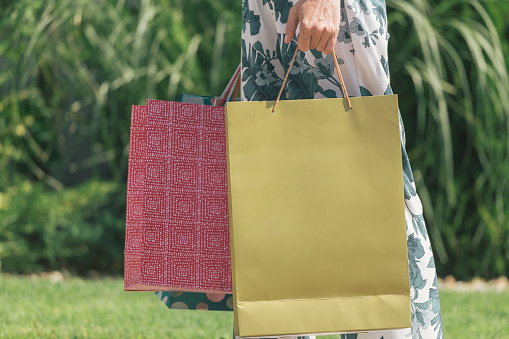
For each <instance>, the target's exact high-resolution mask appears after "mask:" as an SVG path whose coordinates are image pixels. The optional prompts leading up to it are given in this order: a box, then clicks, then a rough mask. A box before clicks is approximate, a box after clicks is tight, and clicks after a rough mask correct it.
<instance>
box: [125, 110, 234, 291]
mask: <svg viewBox="0 0 509 339" xmlns="http://www.w3.org/2000/svg"><path fill="white" fill-rule="evenodd" d="M225 142H226V141H225V132H224V107H216V106H209V105H198V104H187V103H179V102H169V101H162V100H147V106H133V116H132V123H131V144H130V150H129V171H128V189H127V218H126V245H125V251H124V258H125V273H124V288H125V290H147V291H154V290H156V291H157V290H165V291H169V290H170V291H171V290H173V291H189V292H206V293H216V292H222V293H228V292H231V269H230V249H229V230H228V194H227V187H226V149H225V147H226V145H225Z"/></svg>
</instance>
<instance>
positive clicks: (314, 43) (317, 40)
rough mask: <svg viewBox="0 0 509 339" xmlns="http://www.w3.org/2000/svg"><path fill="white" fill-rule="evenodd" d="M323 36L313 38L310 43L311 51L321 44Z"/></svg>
mask: <svg viewBox="0 0 509 339" xmlns="http://www.w3.org/2000/svg"><path fill="white" fill-rule="evenodd" d="M321 38H322V37H321V36H316V35H315V36H311V39H310V41H309V49H315V48H317V46H318V45H319V44H320V41H321Z"/></svg>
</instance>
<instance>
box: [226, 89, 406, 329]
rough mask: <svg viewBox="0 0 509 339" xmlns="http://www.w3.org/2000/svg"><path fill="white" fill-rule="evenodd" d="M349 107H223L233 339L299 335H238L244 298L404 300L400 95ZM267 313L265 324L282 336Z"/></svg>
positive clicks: (309, 103) (328, 102)
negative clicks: (394, 297) (376, 297)
mask: <svg viewBox="0 0 509 339" xmlns="http://www.w3.org/2000/svg"><path fill="white" fill-rule="evenodd" d="M351 100H352V105H353V109H352V110H346V109H345V105H344V100H343V99H317V100H296V101H282V102H280V103H279V105H278V107H277V111H276V113H275V114H273V113H272V112H271V109H272V104H273V103H272V102H239V103H228V105H227V109H226V117H227V118H226V129H227V148H228V175H229V198H230V230H231V241H232V265H233V284H234V290H235V292H234V299H235V302H236V304H237V306H238V305H240V304H241V303H243V307H242V308H239V307H237V309H236V312H235V320H236V325H237V327H239V328H240V332H239V334H240V335H241V336H251V335H264V334H265V335H271V334H274V335H276V334H293V333H298V332H291V333H284V332H281V333H264V332H263V329H260V331H261V332H260V333H256V334H252V333H247V332H243V330H242V329H243V319H244V317H243V314H246V313H245V312H248V313H249V312H250V311H249V310H250V309H251V308H250V307H248V304H249V303H250V302H253V303H256V302H267V301H281V300H283V301H285V302H287V303H290V302H292V301H293V300H309V299H337V298H349V297H359V296H373V295H400V294H404V295H409V279H408V262H407V248H406V232H405V215H404V193H403V174H402V165H401V146H400V139H399V119H398V108H397V97H396V96H395V95H392V96H375V97H362V98H351ZM409 304H410V302H409V298H408V305H407V308H408V310H407V313H408V316H407V317H406V318H405V319H404V320H405V321H404V322H405V324H406V323H408V324H407V325H408V326H410V313H409V312H410V309H409ZM253 309H254V308H253ZM270 309H271V308H270V307H269V308H268V309H265V310H264V313H265V314H264V315H263V317H266V318H267V322H268V323H269V322H270V323H280V324H281V326H280V327H281V331H288V326H285V325H283V324H282V323H281V321H283V322H284V319H277V317H273V316H271V314H270ZM289 309H292V308H291V307H290V308H289ZM251 312H253V311H251ZM254 312H256V311H254ZM382 313H383V312H382ZM296 316H297V315H296ZM381 316H382V317H383V315H381ZM320 317H323V315H320ZM330 317H331V319H336V321H337V323H338V324H339V323H342V322H340V321H338V320H337V319H338V318H337V315H334V314H331V315H330ZM245 319H250V317H245ZM288 321H291V319H288ZM306 321H307V322H309V324H310V325H309V326H310V328H315V327H316V326H313V325H312V324H313V319H312V317H311V318H309V319H308V320H306ZM352 321H353V320H352ZM357 321H358V320H356V322H357ZM399 323H401V322H399ZM370 324H371V323H370ZM256 326H258V327H260V326H263V324H257V325H256ZM256 326H255V327H256ZM369 326H371V325H369ZM277 327H278V326H276V328H277ZM402 327H405V326H402ZM245 328H249V326H247V325H245ZM270 328H271V330H270V331H274V330H275V329H274V327H270ZM385 328H387V327H385ZM391 328H392V327H391ZM342 330H343V329H342V328H338V329H337V330H336V331H342ZM323 331H324V329H317V330H313V331H307V332H308V333H311V332H323Z"/></svg>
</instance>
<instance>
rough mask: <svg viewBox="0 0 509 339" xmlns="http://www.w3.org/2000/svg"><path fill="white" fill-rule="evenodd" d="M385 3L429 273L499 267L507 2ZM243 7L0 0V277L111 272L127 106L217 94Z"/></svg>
mask: <svg viewBox="0 0 509 339" xmlns="http://www.w3.org/2000/svg"><path fill="white" fill-rule="evenodd" d="M368 2H369V1H368ZM387 6H388V20H389V32H390V34H391V40H390V46H389V48H390V50H389V56H390V70H391V80H392V87H393V89H394V92H395V93H397V94H399V96H400V106H401V111H402V114H403V119H404V121H405V127H406V132H407V149H408V152H409V156H410V159H411V162H412V166H413V169H414V175H415V178H416V183H417V190H418V192H419V194H420V197H421V200H422V202H423V206H424V209H425V218H426V221H427V223H428V231H429V233H430V236H431V239H432V242H433V246H434V250H435V255H436V261H437V269H438V273H439V275H440V276H444V275H447V274H453V275H455V276H456V277H457V278H460V279H467V278H471V277H473V276H481V277H484V278H491V277H494V276H498V275H507V271H508V270H509V203H508V200H509V135H508V134H509V95H508V93H509V77H508V66H507V62H508V61H509V24H507V18H508V17H509V3H508V2H507V1H505V0H499V1H491V2H480V1H478V0H471V1H456V0H441V1H438V0H429V1H425V0H387ZM241 13H242V12H241V1H240V0H224V1H219V0H208V1H198V0H186V1H184V0H180V1H179V0H158V1H153V0H73V1H71V0H58V1H57V0H46V1H42V0H18V1H15V2H14V1H6V2H2V3H1V4H0V168H1V169H2V170H1V171H0V263H1V270H2V271H4V272H21V273H28V272H37V271H43V270H52V269H60V270H68V271H70V272H72V273H77V274H83V273H86V272H88V271H90V270H95V271H101V272H107V273H114V274H115V273H121V272H122V267H123V246H124V222H125V203H126V201H125V196H126V177H127V157H128V142H129V124H130V106H131V105H132V104H143V103H144V101H145V99H146V98H158V99H167V100H173V99H175V98H176V95H177V94H178V93H180V92H184V93H192V94H203V95H218V94H220V93H221V92H222V89H223V87H224V85H225V83H226V82H227V80H228V78H229V77H230V75H231V73H232V72H233V70H234V69H235V67H236V66H237V65H238V63H239V60H240V32H241Z"/></svg>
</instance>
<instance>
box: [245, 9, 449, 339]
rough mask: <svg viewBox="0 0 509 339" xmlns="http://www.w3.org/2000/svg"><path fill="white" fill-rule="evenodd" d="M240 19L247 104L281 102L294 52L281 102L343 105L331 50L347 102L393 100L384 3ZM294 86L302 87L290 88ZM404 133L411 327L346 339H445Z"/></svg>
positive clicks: (256, 12) (253, 13) (250, 13)
mask: <svg viewBox="0 0 509 339" xmlns="http://www.w3.org/2000/svg"><path fill="white" fill-rule="evenodd" d="M242 15H243V17H242V91H241V93H242V100H248V101H251V100H252V101H258V100H275V99H276V97H277V94H278V91H279V88H280V87H281V85H282V82H283V78H284V75H285V70H286V69H287V68H288V64H289V62H290V60H291V58H292V56H293V53H294V51H295V48H296V45H298V47H299V49H300V50H301V51H302V52H300V53H299V54H298V56H297V58H296V60H295V63H294V65H293V67H292V70H291V73H290V77H289V80H288V82H289V85H288V86H286V87H287V88H285V90H284V92H283V95H282V97H283V98H285V97H286V98H287V99H313V98H324V97H327V98H336V97H338V98H341V97H342V94H341V90H340V86H339V82H338V80H337V78H336V75H334V63H333V59H332V58H333V57H332V54H331V52H332V51H333V50H334V51H335V52H336V56H337V58H338V62H339V64H340V69H341V73H342V74H343V78H344V81H345V84H346V88H347V91H348V94H349V95H350V96H367V95H386V94H392V89H391V86H390V79H389V66H388V59H387V42H388V40H389V33H388V32H387V16H386V8H385V2H384V0H300V1H299V0H294V1H293V2H292V1H289V0H243V9H242ZM292 39H293V40H296V42H295V41H293V42H292ZM292 81H295V82H298V83H299V84H305V86H291V85H290V84H291V82H292ZM400 130H401V150H402V162H403V172H404V184H405V205H406V206H405V216H406V229H407V244H408V260H409V272H410V287H411V300H412V304H411V308H412V327H411V328H407V329H400V330H387V331H376V332H370V333H359V334H350V335H349V336H348V338H358V339H375V338H376V339H381V338H384V339H391V338H397V339H399V338H424V339H428V338H429V339H431V338H433V339H436V338H443V332H442V320H441V313H440V302H439V298H438V289H437V279H436V272H435V263H434V261H433V253H432V251H431V244H430V241H429V237H428V235H427V231H426V227H425V224H424V219H423V216H422V205H421V202H420V200H419V196H418V195H417V193H416V191H415V184H414V180H413V175H412V170H411V168H410V163H409V161H408V157H407V154H406V150H405V134H404V128H403V123H402V120H401V116H400ZM302 338H309V337H302Z"/></svg>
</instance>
